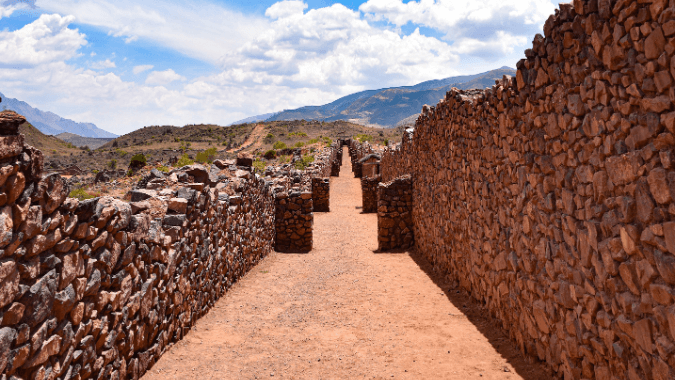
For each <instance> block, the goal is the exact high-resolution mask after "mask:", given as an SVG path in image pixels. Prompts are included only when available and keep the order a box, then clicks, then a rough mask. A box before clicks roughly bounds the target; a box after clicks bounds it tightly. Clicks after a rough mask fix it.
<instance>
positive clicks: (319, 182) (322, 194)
mask: <svg viewBox="0 0 675 380" xmlns="http://www.w3.org/2000/svg"><path fill="white" fill-rule="evenodd" d="M312 201H313V203H314V211H316V212H329V211H330V178H312Z"/></svg>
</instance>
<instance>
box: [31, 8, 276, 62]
mask: <svg viewBox="0 0 675 380" xmlns="http://www.w3.org/2000/svg"><path fill="white" fill-rule="evenodd" d="M40 7H41V8H43V9H45V10H47V11H50V12H56V13H59V14H67V15H74V16H75V17H76V18H77V22H78V23H84V24H88V25H93V26H96V27H99V28H102V29H104V30H107V31H109V33H110V35H112V36H115V37H120V38H123V39H124V41H125V42H126V43H132V42H134V41H136V40H138V39H145V40H147V41H151V42H153V43H156V44H159V45H162V46H165V47H168V48H171V49H173V50H175V51H178V52H180V53H182V54H185V55H187V56H191V57H195V58H198V59H201V60H205V61H207V62H212V63H213V62H216V61H217V60H218V58H219V57H220V56H222V55H223V53H224V52H225V51H228V50H232V49H236V48H237V47H239V46H240V45H241V43H242V42H243V41H248V40H250V39H251V38H253V37H254V36H255V35H257V34H258V32H259V31H261V30H264V29H266V27H267V20H265V19H263V18H261V17H257V16H249V15H244V14H242V13H239V12H235V11H232V10H229V9H227V8H224V7H222V6H220V5H218V4H215V3H213V2H210V1H207V0H195V1H191V2H189V3H185V2H179V1H177V0H155V1H151V2H147V1H146V2H143V1H136V0H115V1H111V0H87V1H79V0H59V1H49V2H41V3H40ZM195 20H197V21H195Z"/></svg>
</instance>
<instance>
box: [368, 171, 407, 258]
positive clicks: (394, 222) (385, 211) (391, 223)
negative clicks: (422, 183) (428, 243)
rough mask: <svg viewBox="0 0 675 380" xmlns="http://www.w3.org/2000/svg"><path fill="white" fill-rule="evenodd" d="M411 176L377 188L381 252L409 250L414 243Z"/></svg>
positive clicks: (379, 245) (378, 232)
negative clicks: (398, 249) (399, 249)
mask: <svg viewBox="0 0 675 380" xmlns="http://www.w3.org/2000/svg"><path fill="white" fill-rule="evenodd" d="M412 192H413V190H412V180H411V179H410V176H403V177H400V178H396V179H395V180H393V181H390V182H386V183H380V184H378V187H377V242H378V250H379V251H388V250H391V249H397V248H401V249H405V248H409V247H411V246H412V245H413V243H414V233H413V220H412V205H413V202H412Z"/></svg>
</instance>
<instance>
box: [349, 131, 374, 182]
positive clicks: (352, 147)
mask: <svg viewBox="0 0 675 380" xmlns="http://www.w3.org/2000/svg"><path fill="white" fill-rule="evenodd" d="M371 153H373V149H372V147H371V146H370V144H369V143H368V142H365V143H363V144H362V143H360V142H358V141H356V140H349V157H350V159H351V161H352V172H353V173H354V177H355V178H361V177H362V175H363V174H362V171H361V169H362V166H361V162H359V161H360V160H361V159H362V158H363V157H365V156H366V155H368V154H371Z"/></svg>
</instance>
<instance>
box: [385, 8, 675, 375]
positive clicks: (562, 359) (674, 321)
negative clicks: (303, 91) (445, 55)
mask: <svg viewBox="0 0 675 380" xmlns="http://www.w3.org/2000/svg"><path fill="white" fill-rule="evenodd" d="M544 31H545V37H544V36H541V35H537V36H536V37H535V39H534V42H533V47H532V49H528V50H527V51H526V57H527V59H525V60H522V61H520V62H519V63H518V65H517V68H518V71H517V76H516V78H504V79H503V80H500V81H498V83H497V84H496V85H495V86H493V87H492V88H491V89H488V90H485V91H458V90H453V91H451V92H449V93H448V94H447V96H446V97H445V99H444V100H442V101H441V102H440V103H439V104H438V105H437V106H435V107H430V108H429V107H425V108H424V109H423V112H422V115H421V116H420V118H419V119H418V121H417V124H416V127H415V131H414V136H413V137H412V139H406V138H405V136H404V142H403V145H402V146H401V147H399V149H397V150H394V151H388V152H386V153H385V154H384V157H383V160H382V174H383V180H389V179H391V178H392V177H396V176H398V175H400V174H402V173H403V172H405V173H409V174H411V176H412V179H413V208H412V209H413V225H414V234H415V246H416V248H417V249H418V250H419V252H420V253H422V254H423V255H425V256H426V257H427V258H428V259H429V260H430V261H431V262H432V263H433V264H434V266H435V267H436V268H437V269H438V270H441V271H444V272H446V273H447V274H448V276H450V278H452V279H454V280H455V281H456V282H457V283H458V284H459V285H461V286H462V287H463V288H465V289H467V290H468V291H469V292H470V293H471V294H472V295H473V296H474V297H475V298H476V299H478V300H481V301H482V302H483V303H485V305H486V306H487V307H488V308H489V310H490V311H491V313H492V314H493V315H494V316H495V317H497V318H498V319H499V320H501V322H502V324H503V327H504V328H505V329H506V330H507V331H508V333H509V334H510V336H511V338H512V339H513V340H515V341H516V342H517V344H518V345H519V346H520V347H521V349H523V350H524V351H526V352H528V353H531V354H533V355H535V356H537V357H539V358H540V359H541V360H544V361H546V362H547V363H548V364H549V365H550V366H551V367H552V368H553V369H554V370H555V371H557V373H558V374H560V375H563V374H564V375H565V378H567V379H599V380H605V379H673V378H675V372H673V369H674V368H675V356H674V353H675V304H674V295H675V288H674V286H675V202H674V199H675V167H674V161H673V154H674V148H675V112H673V110H674V104H673V102H674V101H675V87H674V86H673V81H674V80H675V56H674V53H675V2H674V1H672V0H670V1H665V0H657V1H623V0H619V1H612V0H597V1H596V0H592V1H591V0H587V1H580V0H575V1H574V2H573V3H572V4H561V5H560V10H558V11H556V14H555V15H554V16H551V17H550V18H549V19H548V21H547V22H546V24H545V26H544Z"/></svg>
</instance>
